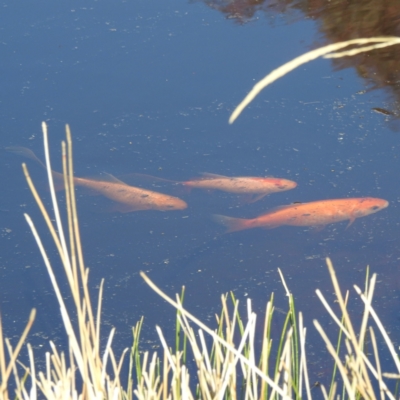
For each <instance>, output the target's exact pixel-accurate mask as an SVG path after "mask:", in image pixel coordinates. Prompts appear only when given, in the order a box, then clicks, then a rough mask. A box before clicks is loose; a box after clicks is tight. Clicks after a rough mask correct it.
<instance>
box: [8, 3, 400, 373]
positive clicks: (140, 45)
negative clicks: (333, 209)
mask: <svg viewBox="0 0 400 400" xmlns="http://www.w3.org/2000/svg"><path fill="white" fill-rule="evenodd" d="M359 3H360V4H357V5H355V4H354V2H352V5H348V6H346V7H347V8H346V7H344V6H343V7H341V3H340V2H337V1H331V2H329V3H327V4H329V8H326V7H328V6H325V2H324V4H321V5H319V4H317V3H312V4H303V5H302V3H301V2H295V3H294V2H289V1H288V2H286V3H284V2H280V3H278V2H275V3H272V2H270V3H268V2H258V3H256V2H253V3H250V2H244V1H243V2H241V3H239V2H233V1H231V2H229V3H228V2H225V3H223V2H220V3H215V2H214V3H213V5H214V6H215V7H219V8H220V5H229V6H232V7H233V6H236V5H238V7H239V6H240V7H239V8H238V9H237V10H233V11H229V13H230V14H229V15H233V16H235V15H236V18H240V17H241V18H242V19H243V21H244V20H246V19H247V18H249V17H251V16H252V15H254V14H255V12H256V11H258V10H264V11H266V12H268V13H271V12H276V11H279V12H283V13H289V14H290V13H292V14H291V15H293V13H294V14H296V16H298V17H299V18H300V17H301V16H302V17H301V18H302V20H301V21H299V23H297V24H291V25H287V26H286V25H283V24H277V25H276V26H273V25H269V24H267V23H264V22H263V21H257V22H256V23H253V24H252V23H249V24H242V25H238V24H233V23H232V22H231V21H230V20H228V21H227V20H226V19H225V18H224V17H223V16H222V14H220V13H216V12H215V11H213V10H211V9H210V8H208V7H206V6H204V5H203V4H201V3H200V4H199V3H196V4H193V3H188V2H186V1H184V2H182V3H179V2H178V3H177V2H174V4H173V6H172V5H171V3H168V2H165V1H163V0H154V1H153V2H151V3H149V2H147V1H142V2H141V1H135V2H121V3H113V4H112V5H111V3H110V5H107V4H108V3H107V4H106V3H105V2H103V3H102V2H91V1H87V2H85V6H82V8H76V9H75V8H74V9H71V10H68V11H65V10H60V9H58V7H61V6H58V5H57V4H58V3H54V2H50V1H49V2H48V4H47V5H48V6H49V7H50V9H47V7H43V8H40V9H37V10H36V9H35V8H32V9H29V10H28V11H29V13H28V14H27V15H25V19H24V20H23V21H26V23H25V22H24V23H21V25H18V24H16V21H20V17H21V12H22V11H21V10H24V9H23V8H22V7H17V6H13V3H10V5H9V7H8V8H7V9H6V8H5V9H4V10H6V11H5V12H7V13H8V14H7V15H8V17H9V18H8V19H7V20H5V23H7V24H8V25H7V27H6V29H5V30H4V33H5V34H6V33H7V34H8V35H9V36H8V37H6V36H7V35H5V36H4V38H3V41H4V43H2V44H1V46H0V50H3V51H4V52H5V55H4V59H5V60H7V63H5V64H4V65H3V70H2V71H3V74H2V77H3V79H4V85H5V87H6V89H7V90H6V92H5V93H6V95H4V96H5V97H4V98H3V100H2V102H1V103H0V105H1V108H0V112H1V113H2V114H1V115H2V118H1V119H0V132H1V133H2V134H1V136H0V142H1V146H2V147H7V146H25V147H29V148H30V149H32V150H33V151H34V152H35V153H36V154H38V156H39V157H40V158H42V154H43V149H42V142H41V135H40V122H41V121H42V120H46V121H47V122H48V125H49V128H50V132H51V138H50V142H51V154H52V155H53V160H54V163H53V168H54V169H55V170H58V171H60V170H61V167H60V163H59V159H60V152H59V142H60V141H61V139H62V138H63V135H64V124H65V123H66V122H69V123H71V127H72V132H73V136H74V161H75V163H74V167H75V169H76V170H75V173H76V176H78V177H89V178H90V177H95V176H98V175H99V174H101V173H102V172H107V173H110V174H113V175H115V176H117V177H119V176H123V175H124V174H131V173H142V174H147V175H153V176H158V177H160V178H165V179H169V180H175V181H179V182H188V181H191V180H193V178H195V177H198V176H199V174H200V173H202V172H209V173H214V174H219V175H224V176H228V177H234V176H273V177H282V178H284V179H287V180H290V181H292V182H296V183H297V186H296V188H295V189H293V190H287V191H279V192H276V193H273V194H271V195H268V196H266V197H264V198H261V199H259V200H258V201H256V202H253V203H247V204H242V203H243V202H240V201H238V199H237V197H236V194H234V193H230V192H224V191H220V190H216V191H213V192H211V193H208V192H206V191H204V190H199V189H193V190H192V191H191V193H178V192H176V191H175V189H179V188H178V187H177V186H179V185H175V186H174V185H171V184H168V185H165V186H162V185H161V184H160V183H156V184H153V183H150V184H147V185H143V188H145V189H148V190H153V191H155V192H161V193H166V194H168V195H171V196H177V197H179V198H182V200H183V201H185V203H187V204H188V208H187V209H185V210H177V211H173V212H160V211H140V212H133V213H127V214H123V215H122V214H120V213H101V212H98V210H99V209H101V208H102V204H100V203H102V202H103V200H104V199H103V198H102V197H101V196H87V195H86V194H84V193H82V192H81V191H80V190H81V188H77V198H78V209H79V217H80V223H81V234H82V242H83V251H84V254H85V260H86V264H87V266H88V267H89V268H90V282H91V285H92V286H91V288H92V290H93V293H94V296H95V298H96V296H97V294H96V293H97V292H96V289H97V287H98V284H99V282H100V280H101V278H105V291H104V296H105V300H104V315H103V318H102V320H103V321H104V323H105V325H106V327H105V332H107V330H108V328H109V327H110V326H116V327H117V336H116V344H115V345H116V348H115V351H116V353H119V350H120V349H122V348H125V347H126V346H128V345H130V343H131V331H130V327H131V326H132V325H133V324H134V323H135V322H136V321H137V320H138V319H139V318H140V317H141V316H142V315H144V316H145V332H144V333H143V337H145V338H147V340H149V341H151V340H156V335H155V331H154V325H155V324H158V325H160V326H162V327H166V328H170V327H171V326H173V324H174V322H175V314H174V311H173V310H172V309H171V308H170V307H169V306H167V305H166V304H164V303H163V302H161V301H160V299H159V298H158V297H157V296H156V295H155V294H154V293H152V292H151V290H150V289H149V288H147V287H146V286H145V285H144V283H143V282H142V280H141V279H140V277H139V271H140V270H145V271H146V272H148V274H149V276H150V277H151V279H153V280H154V281H155V282H156V283H157V284H158V285H159V286H160V287H162V288H165V289H166V291H167V292H168V294H169V295H171V296H174V293H176V292H180V288H181V286H182V285H186V287H187V290H186V298H185V302H186V305H187V306H188V308H189V310H190V311H192V312H194V313H195V314H196V315H197V316H199V317H200V318H202V319H204V320H206V321H208V322H210V324H211V325H212V323H213V322H214V314H215V313H216V312H219V310H220V306H219V304H220V301H219V299H220V295H221V293H225V292H228V291H230V290H233V291H234V292H235V294H236V296H237V298H239V299H241V300H242V303H243V300H244V299H246V298H252V299H253V301H254V309H255V310H256V311H257V312H258V313H259V314H260V316H261V318H259V320H262V315H263V313H264V311H265V309H264V307H265V303H266V301H267V300H268V299H269V297H270V294H271V292H274V293H275V295H276V301H277V306H278V307H280V308H283V309H285V310H286V299H285V295H284V291H283V288H282V285H281V282H280V280H279V276H278V274H277V268H278V267H279V268H281V269H282V271H283V274H284V276H285V278H286V279H287V283H288V285H289V287H290V289H291V290H292V291H293V293H294V295H295V299H296V302H297V304H298V310H301V311H303V312H304V314H305V318H306V325H307V327H308V329H309V330H308V332H309V335H310V336H309V349H312V351H313V353H315V354H312V355H311V354H310V357H309V360H310V361H311V360H312V362H316V363H318V362H319V361H320V360H319V358H323V355H324V346H323V345H322V344H321V341H320V340H319V339H318V338H317V336H316V334H315V331H314V330H313V328H312V321H311V320H312V319H313V318H318V319H319V320H322V322H323V321H327V320H328V317H327V316H326V314H325V312H324V311H323V309H322V306H321V304H320V302H319V301H318V299H317V298H316V296H315V289H316V288H320V289H321V290H322V291H324V292H325V293H327V294H328V297H329V295H330V294H331V293H332V289H331V285H330V281H329V277H328V274H327V271H326V266H325V257H326V256H329V257H331V258H332V260H333V262H334V264H335V266H336V269H337V274H338V278H339V281H340V282H341V283H342V285H343V290H345V289H350V290H352V284H353V283H356V284H358V285H359V286H360V287H362V286H363V283H364V279H365V267H366V265H368V264H370V265H371V270H372V272H377V273H378V278H379V281H380V282H378V285H377V289H376V300H377V302H376V307H377V311H378V313H380V316H381V317H382V319H383V322H384V323H385V325H386V326H388V327H389V329H391V331H392V334H393V335H392V337H393V338H395V337H396V336H397V337H399V336H398V329H399V328H398V326H399V324H398V320H399V313H398V311H397V310H398V309H399V307H398V305H399V298H398V296H399V289H400V282H399V279H400V278H398V276H399V274H398V265H399V257H400V254H399V246H398V237H399V234H398V233H399V229H400V208H399V200H400V194H399V187H398V184H397V182H398V174H399V171H400V165H399V163H400V158H399V156H398V153H399V151H398V135H395V134H394V133H393V132H391V131H390V130H388V129H387V126H386V125H385V123H384V120H385V119H386V118H392V117H393V116H392V115H391V114H393V113H394V114H396V113H397V111H396V108H392V107H391V106H389V105H388V104H386V101H385V100H384V99H385V97H384V95H382V93H381V92H380V91H378V90H377V91H374V92H371V91H366V88H365V86H364V85H363V83H364V82H365V81H362V80H360V79H357V76H356V74H354V73H353V71H354V70H353V69H347V70H340V71H337V70H336V71H334V70H332V69H331V66H332V61H326V60H321V61H318V62H314V63H310V64H309V65H307V67H306V68H304V69H301V70H298V71H296V72H293V74H290V75H288V76H287V77H285V79H282V80H280V81H279V83H277V84H276V85H273V86H271V87H270V88H269V89H268V90H267V91H265V93H263V96H260V97H259V98H258V99H257V101H256V102H254V103H252V104H251V106H250V107H249V108H248V109H247V110H246V113H245V115H243V116H242V118H241V119H240V120H239V121H237V123H235V124H233V125H228V122H227V121H228V118H229V115H230V113H231V112H232V109H233V108H234V106H235V105H236V103H237V101H238V100H239V99H240V98H241V96H242V95H243V92H242V91H244V90H246V89H248V88H249V87H250V86H249V80H250V79H254V80H256V79H257V78H260V77H262V76H263V75H265V74H266V73H267V72H269V71H270V70H271V69H273V68H276V67H277V66H278V65H277V63H279V62H285V61H288V60H290V59H292V58H294V57H295V56H298V55H299V54H301V53H303V52H305V51H307V50H309V47H310V46H311V44H312V43H313V42H315V41H316V39H315V35H316V30H315V27H314V25H313V22H312V21H313V20H315V21H316V25H317V26H318V27H319V29H320V31H321V32H323V33H324V38H322V39H321V38H318V40H320V41H321V42H329V41H338V40H345V39H349V38H352V37H358V36H371V35H375V34H385V35H388V34H395V33H396V31H395V29H397V28H396V26H397V25H396V22H395V20H394V19H392V20H391V21H392V22H389V16H390V15H396V14H397V12H395V11H394V10H396V8H397V7H398V6H397V4H395V3H393V5H392V6H391V7H392V8H390V7H389V6H388V4H391V3H388V2H386V3H385V9H383V10H381V12H380V13H376V14H375V15H377V17H376V20H375V23H374V24H372V22H373V21H372V19H373V18H371V15H372V16H373V14H371V13H367V12H365V11H363V10H372V9H373V7H372V6H371V4H372V3H371V2H369V3H367V2H365V1H364V2H359ZM208 4H211V3H208ZM368 4H370V8H368ZM376 6H377V7H381V3H380V2H377V3H376ZM279 7H280V8H279ZM382 7H383V6H382ZM293 10H294V11H293ZM329 10H331V11H332V10H333V11H334V14H333V15H334V16H332V15H328V11H329ZM245 12H246V13H247V14H245ZM227 13H228V12H227ZM357 13H359V14H360V15H361V16H360V15H357ZM364 14H365V15H364ZM243 16H244V17H243ZM307 16H312V17H313V19H311V18H306V17H307ZM351 16H352V18H353V19H351ZM364 16H368V18H369V19H368V21H370V23H371V26H375V27H377V28H378V29H380V31H379V32H372V31H367V29H366V26H367V25H368V23H367V22H368V21H367V20H366V19H365V18H364ZM383 16H385V18H383ZM325 19H326V21H325ZM340 19H342V20H343V21H353V22H352V24H349V25H348V28H346V29H345V27H347V25H345V24H344V23H342V22H339V21H340ZM381 19H382V21H381ZM328 21H331V23H328ZM333 21H336V22H333ZM354 21H357V23H358V24H359V25H360V26H359V27H357V28H356V27H355V24H356V22H354ZM361 26H362V27H363V30H362V31H361V30H360V29H361V28H360V27H361ZM43 27H45V28H46V29H44V28H43ZM353 29H354V30H353ZM346 35H347V36H346ZM216 38H218V40H216ZM277 38H279V40H277ZM258 43H261V45H263V46H268V49H267V50H268V52H266V54H263V53H262V52H260V48H259V46H257V45H256V44H258ZM320 44H324V43H319V44H318V45H320ZM396 51H398V48H396V47H393V48H387V49H383V50H380V51H376V52H373V53H369V54H367V55H360V56H359V57H358V58H348V59H345V60H336V61H334V62H335V63H337V64H335V65H336V67H337V68H342V67H345V66H350V65H352V66H356V68H357V71H358V72H359V74H362V76H363V77H366V78H367V79H369V80H371V82H372V85H370V86H375V87H378V86H382V85H385V86H386V87H387V88H390V90H391V91H392V93H394V94H395V93H396V91H397V86H396V85H397V81H396V79H397V78H396V77H397V74H398V70H397V69H396V68H397V67H396V65H397V63H398V62H399V61H398V60H397V59H395V58H394V55H395V54H396ZM7 52H8V53H7ZM6 56H7V57H6ZM278 58H279V61H277V59H278ZM210 60H212V61H210ZM383 60H385V62H382V61H383ZM340 63H352V64H340ZM389 65H390V66H391V67H390V68H389V67H388V66H389ZM253 68H254V69H253ZM363 71H364V72H363ZM296 73H299V74H301V78H300V79H299V75H296ZM300 81H301V82H300ZM299 82H300V83H301V86H299V85H298V84H299ZM371 82H369V84H370V83H371ZM396 98H397V97H396ZM1 155H2V158H1V160H2V161H1V165H0V187H1V188H2V197H1V200H0V201H1V204H0V208H1V209H2V210H4V211H1V212H0V218H1V219H0V224H1V226H0V233H1V234H0V240H1V242H0V245H1V255H0V257H1V259H0V274H1V280H0V303H1V304H0V307H1V311H2V316H3V321H4V326H5V329H6V335H7V336H9V337H14V335H17V333H18V332H20V331H21V330H22V327H23V325H24V321H25V319H26V316H27V315H28V313H29V310H30V308H31V307H32V306H35V307H37V308H38V319H37V322H36V324H35V325H34V328H33V329H34V330H33V333H32V337H31V342H32V343H33V345H34V346H35V348H37V349H44V350H47V346H48V345H47V340H48V338H50V339H53V340H54V339H55V340H56V342H57V345H59V344H60V345H61V344H63V343H64V342H65V340H66V338H65V335H64V334H63V331H62V329H61V318H60V317H59V310H58V307H57V306H56V304H55V302H54V295H53V293H52V291H51V286H50V282H49V279H48V276H47V274H46V272H45V270H44V267H43V262H42V260H41V258H40V255H39V253H38V250H37V248H36V245H35V243H34V242H33V239H32V237H31V234H30V232H29V230H28V227H27V226H26V223H25V221H24V220H23V217H22V213H23V212H28V213H29V214H30V215H31V217H32V219H33V220H34V221H35V223H36V224H37V227H38V230H39V231H40V232H41V233H43V241H44V244H45V246H46V247H47V248H49V249H50V250H49V256H50V257H51V260H52V262H53V263H54V266H55V269H56V271H57V272H56V273H57V274H58V277H59V278H60V279H64V277H63V275H62V273H61V272H60V268H59V267H60V265H59V260H58V257H57V255H56V254H55V250H54V248H53V247H52V246H51V238H50V236H49V235H47V234H46V233H44V232H46V228H45V226H44V224H43V222H42V218H41V216H40V215H39V213H38V210H37V208H36V206H35V205H34V204H33V200H32V198H31V195H30V193H29V192H28V191H27V188H26V183H25V182H24V180H23V178H22V174H21V170H20V163H21V160H19V159H18V158H17V157H15V155H13V154H9V153H6V152H3V153H1ZM31 164H32V163H31ZM29 167H30V169H31V173H32V175H33V176H34V179H35V182H37V183H38V185H39V190H40V192H41V194H42V196H43V198H44V202H45V204H46V205H48V204H49V193H48V192H47V191H46V190H45V189H43V188H44V186H45V177H44V171H43V170H42V169H41V167H40V166H37V165H30V166H29ZM132 184H133V185H134V183H132ZM180 186H182V185H180ZM360 197H374V198H382V199H385V200H387V201H389V207H388V208H387V209H385V210H383V211H380V212H379V213H376V214H373V215H369V216H368V217H365V218H360V219H357V220H356V221H355V222H354V224H352V226H350V227H349V228H348V229H347V230H346V229H345V228H346V225H347V222H338V223H335V224H331V225H328V226H327V227H326V228H325V229H323V230H321V231H320V232H313V231H310V229H307V228H304V227H293V226H282V227H277V228H276V229H273V230H262V229H254V230H247V231H243V232H236V233H234V234H224V228H223V227H220V226H219V225H218V224H216V223H215V222H214V221H213V220H212V219H211V215H212V214H222V215H229V216H232V217H241V218H249V219H250V218H254V217H256V216H259V215H261V214H263V213H264V214H265V213H266V212H268V211H269V210H271V209H273V208H274V207H277V206H280V205H287V204H292V203H294V202H302V203H309V202H312V201H315V200H322V199H339V198H360ZM59 198H60V199H61V202H63V194H62V193H60V194H59ZM253 200H254V199H253ZM352 293H354V292H352ZM353 297H354V295H352V299H353ZM332 300H333V299H332ZM352 304H353V305H352V307H353V308H352V310H353V311H355V312H356V313H357V310H358V309H359V308H358V305H357V304H356V303H352ZM282 315H283V314H282ZM9 321H12V322H11V323H10V322H9ZM281 323H282V321H281V320H279V317H278V321H277V322H276V333H277V334H279V327H280V325H279V324H281ZM169 332H171V335H172V330H169ZM331 339H332V340H335V339H336V338H335V332H332V338H331ZM395 344H396V345H397V344H398V343H395ZM324 358H325V359H326V357H324ZM329 367H330V364H329V366H328V369H327V371H328V372H327V373H326V374H325V378H326V380H328V379H329V376H328V375H329ZM316 369H317V367H316ZM315 374H316V373H315ZM325 378H324V379H325ZM319 380H320V381H323V378H321V379H319Z"/></svg>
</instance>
